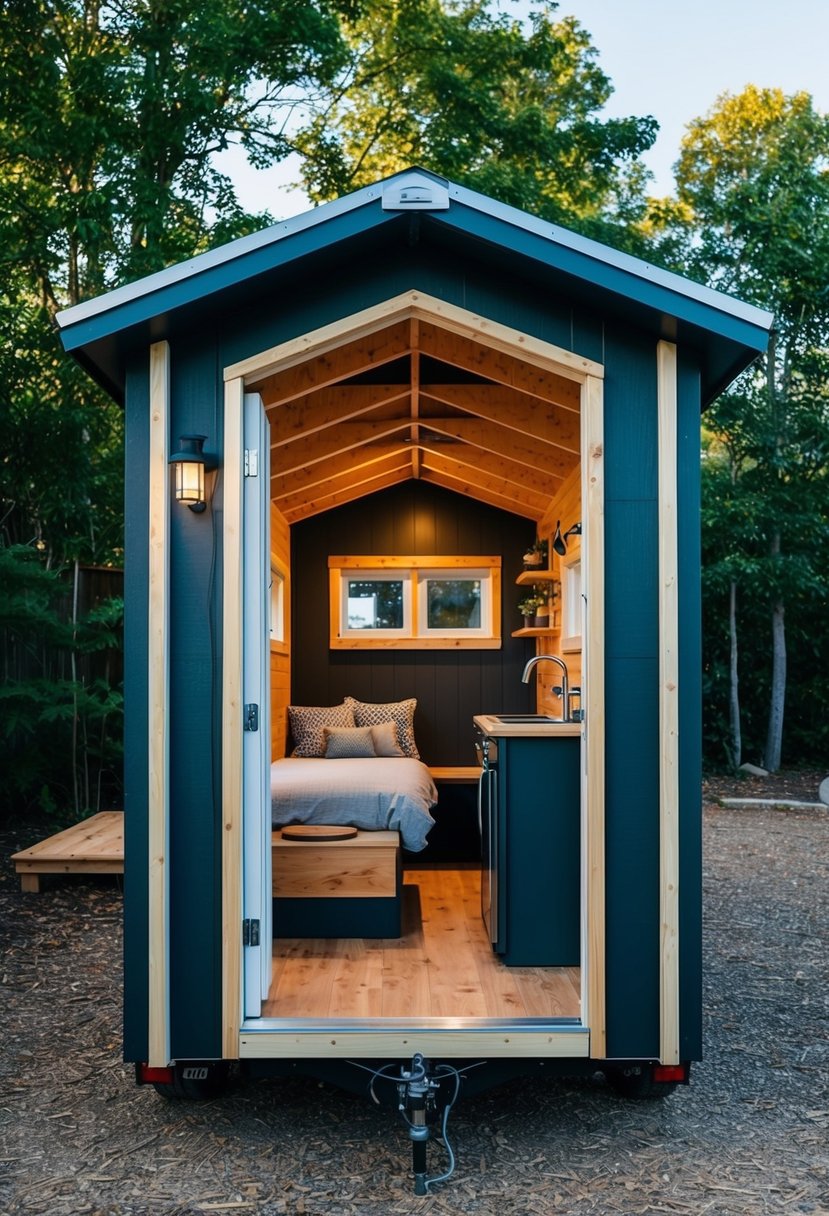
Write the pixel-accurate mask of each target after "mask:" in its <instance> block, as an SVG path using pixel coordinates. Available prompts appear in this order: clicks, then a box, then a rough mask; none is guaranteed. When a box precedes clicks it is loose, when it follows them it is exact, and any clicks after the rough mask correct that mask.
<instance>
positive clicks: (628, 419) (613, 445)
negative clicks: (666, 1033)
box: [605, 329, 659, 1057]
mask: <svg viewBox="0 0 829 1216" xmlns="http://www.w3.org/2000/svg"><path fill="white" fill-rule="evenodd" d="M606 341H607V349H606V357H607V363H606V369H605V375H606V379H605V454H606V481H605V540H606V557H605V614H606V655H607V659H606V700H605V705H606V714H605V722H606V732H607V769H606V827H605V833H606V835H605V839H606V865H607V871H606V899H607V1028H608V1036H607V1045H608V1055H610V1056H617V1057H624V1056H649V1055H655V1054H657V1053H658V1049H659V696H658V678H659V657H658V656H659V622H658V605H657V591H658V582H657V580H658V550H657V545H656V537H657V494H658V485H657V457H656V451H657V447H656V445H657V399H656V347H655V344H654V342H653V341H652V340H651V339H650V338H647V339H644V340H643V339H642V338H641V337H640V336H638V335H637V334H636V333H634V332H631V331H626V330H619V329H616V330H608V333H607V339H606Z"/></svg>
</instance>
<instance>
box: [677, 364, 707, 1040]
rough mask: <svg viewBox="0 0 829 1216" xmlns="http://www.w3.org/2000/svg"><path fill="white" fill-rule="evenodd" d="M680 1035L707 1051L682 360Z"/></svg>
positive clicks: (691, 387) (690, 468)
mask: <svg viewBox="0 0 829 1216" xmlns="http://www.w3.org/2000/svg"><path fill="white" fill-rule="evenodd" d="M678 414H679V428H678V448H677V465H678V468H677V472H678V478H679V509H678V517H677V527H678V536H679V866H680V870H679V968H680V971H679V1009H680V1017H679V1032H680V1052H681V1055H682V1058H683V1059H687V1060H698V1059H700V1058H701V1056H702V805H701V801H702V799H701V786H702V763H701V757H702V586H701V580H700V569H701V565H702V552H701V540H700V511H701V500H700V372H699V367H698V365H696V364H695V363H694V362H693V361H692V360H691V359H690V358H687V357H686V358H682V357H681V358H680V360H679V400H678Z"/></svg>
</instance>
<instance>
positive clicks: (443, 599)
mask: <svg viewBox="0 0 829 1216" xmlns="http://www.w3.org/2000/svg"><path fill="white" fill-rule="evenodd" d="M426 623H427V626H428V628H429V629H480V627H481V580H480V579H478V578H430V579H428V580H427V583H426Z"/></svg>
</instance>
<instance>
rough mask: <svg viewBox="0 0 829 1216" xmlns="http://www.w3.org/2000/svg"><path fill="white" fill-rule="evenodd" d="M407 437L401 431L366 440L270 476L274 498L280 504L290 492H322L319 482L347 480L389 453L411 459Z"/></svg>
mask: <svg viewBox="0 0 829 1216" xmlns="http://www.w3.org/2000/svg"><path fill="white" fill-rule="evenodd" d="M404 440H405V436H403V435H402V434H401V435H400V436H399V437H398V438H397V439H395V440H392V441H391V442H389V443H371V444H366V446H365V447H361V448H352V449H350V450H349V451H348V452H340V453H339V454H338V455H337V456H332V457H331V459H330V460H325V461H320V462H319V463H318V464H310V465H308V466H307V467H305V468H302V469H294V471H293V472H291V473H284V474H278V475H276V476H274V477H272V478H271V500H272V501H273V502H275V503H276V504H277V506H278V505H279V504H280V502H281V501H282V499H283V498H286V497H288V496H289V495H294V494H298V495H305V497H306V498H307V497H311V496H312V495H314V494H319V493H320V489H319V487H320V486H325V485H328V483H329V482H331V481H334V480H336V479H339V478H343V479H345V480H347V479H348V478H349V477H351V478H357V477H360V476H361V475H363V474H364V471H365V470H366V469H367V468H368V467H369V466H370V465H378V464H380V463H381V462H383V461H388V460H389V458H390V457H400V456H403V457H405V459H406V460H410V451H409V443H408V442H406V441H404ZM389 467H392V466H389Z"/></svg>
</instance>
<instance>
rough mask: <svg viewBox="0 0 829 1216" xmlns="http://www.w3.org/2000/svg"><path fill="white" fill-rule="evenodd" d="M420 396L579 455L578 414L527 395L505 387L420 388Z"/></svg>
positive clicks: (447, 386) (439, 385) (426, 385)
mask: <svg viewBox="0 0 829 1216" xmlns="http://www.w3.org/2000/svg"><path fill="white" fill-rule="evenodd" d="M420 395H421V397H428V398H429V399H430V400H432V401H439V402H441V403H442V404H443V405H452V406H455V407H457V408H458V409H461V410H465V411H466V412H467V413H468V414H477V415H478V417H479V418H488V419H489V420H490V421H491V422H498V423H500V424H501V426H508V427H509V428H510V429H511V430H514V431H520V432H521V433H522V434H524V435H532V436H533V437H534V438H538V439H543V440H544V441H545V443H552V444H555V446H556V447H559V448H563V449H564V450H565V451H566V452H572V453H573V454H574V455H575V456H578V454H579V433H580V429H581V423H580V420H579V416H578V414H576V413H574V412H573V411H572V410H570V409H566V410H564V409H561V407H560V406H557V405H553V404H552V403H551V402H549V401H541V400H539V399H536V400H533V399H532V398H531V397H528V396H527V395H526V393H519V392H517V391H516V390H515V389H512V388H507V387H506V385H502V384H423V385H421V387H420Z"/></svg>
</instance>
